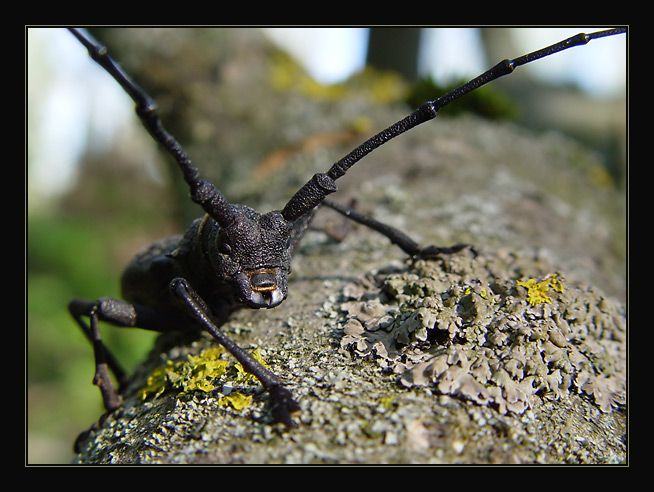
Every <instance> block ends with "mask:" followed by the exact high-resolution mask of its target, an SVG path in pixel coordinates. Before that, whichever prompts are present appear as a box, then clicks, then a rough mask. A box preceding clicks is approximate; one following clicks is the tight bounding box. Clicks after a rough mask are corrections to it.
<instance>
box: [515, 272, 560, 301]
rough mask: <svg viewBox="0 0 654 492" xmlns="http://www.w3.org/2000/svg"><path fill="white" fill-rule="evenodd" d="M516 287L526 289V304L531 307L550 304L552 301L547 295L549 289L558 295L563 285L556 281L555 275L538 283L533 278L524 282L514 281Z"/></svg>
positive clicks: (556, 276)
mask: <svg viewBox="0 0 654 492" xmlns="http://www.w3.org/2000/svg"><path fill="white" fill-rule="evenodd" d="M516 285H520V286H522V287H526V288H527V302H529V304H531V305H532V306H535V305H537V304H543V303H546V304H550V303H551V302H552V299H551V298H550V297H549V295H548V294H549V290H550V289H552V290H554V291H555V292H559V293H562V292H563V284H561V282H560V281H559V280H558V275H557V274H554V275H551V276H549V277H547V278H546V279H545V280H541V281H540V282H539V281H538V280H536V279H533V278H530V279H528V280H526V281H524V282H523V281H521V280H518V281H516Z"/></svg>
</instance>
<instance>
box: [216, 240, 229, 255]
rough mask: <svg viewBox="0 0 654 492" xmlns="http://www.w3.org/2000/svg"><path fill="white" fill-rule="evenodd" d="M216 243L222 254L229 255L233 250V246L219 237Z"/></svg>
mask: <svg viewBox="0 0 654 492" xmlns="http://www.w3.org/2000/svg"><path fill="white" fill-rule="evenodd" d="M216 243H217V244H216V246H218V251H220V252H221V253H222V254H224V255H228V254H230V253H231V252H232V247H231V246H230V245H229V244H228V243H226V242H225V241H221V240H220V239H218V240H217V241H216Z"/></svg>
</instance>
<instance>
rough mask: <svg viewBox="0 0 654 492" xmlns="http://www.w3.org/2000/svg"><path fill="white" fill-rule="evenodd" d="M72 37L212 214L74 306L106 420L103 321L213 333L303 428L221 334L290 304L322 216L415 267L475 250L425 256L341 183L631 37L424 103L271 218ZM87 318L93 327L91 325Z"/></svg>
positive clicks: (97, 51) (548, 51)
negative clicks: (336, 198) (226, 185)
mask: <svg viewBox="0 0 654 492" xmlns="http://www.w3.org/2000/svg"><path fill="white" fill-rule="evenodd" d="M70 31H71V32H72V34H73V35H74V36H75V37H76V38H77V39H78V40H79V41H80V42H81V43H82V44H83V45H84V46H85V47H86V48H87V49H88V51H89V54H90V56H91V58H92V59H93V60H95V61H96V62H97V63H98V64H99V65H100V66H102V67H103V68H104V69H105V70H106V71H107V72H108V73H109V74H110V75H111V76H112V77H113V78H114V79H115V80H116V81H117V82H118V83H119V84H120V85H121V87H122V88H123V89H124V90H125V91H126V92H127V93H128V94H129V96H130V97H131V98H132V99H133V101H134V103H135V105H136V107H135V111H136V114H137V115H138V116H139V118H140V119H141V121H142V123H143V125H144V126H145V128H146V129H147V130H148V132H149V133H150V135H151V136H152V137H153V138H154V139H155V140H156V141H157V142H158V143H159V144H161V145H162V146H163V148H164V149H165V150H166V151H167V152H168V153H169V154H170V155H171V156H172V157H173V159H174V160H175V161H176V163H177V165H178V166H179V169H180V170H181V172H182V175H183V177H184V180H185V181H186V183H187V184H188V187H189V189H190V197H191V199H192V200H193V201H194V202H195V203H197V204H198V205H200V206H201V207H202V209H203V210H204V212H205V215H204V216H203V217H201V218H198V219H196V220H195V221H193V222H192V223H191V225H190V226H189V227H188V229H187V230H186V232H185V233H184V235H183V236H181V237H180V236H175V237H171V238H165V239H161V240H159V241H156V242H154V243H153V244H151V245H150V246H148V247H147V248H145V249H143V250H142V251H141V252H139V253H138V254H137V255H136V256H135V257H134V258H133V259H132V260H131V261H130V263H129V264H128V265H127V267H126V269H125V271H124V272H123V274H122V278H121V288H122V296H123V299H124V300H119V299H113V298H107V297H104V298H100V299H98V300H83V299H73V300H72V301H71V302H70V304H69V306H68V308H69V311H70V313H71V315H72V316H73V318H74V319H75V320H76V322H77V323H78V324H79V326H80V327H81V329H82V330H83V332H84V333H85V335H86V336H87V338H88V339H89V340H90V341H91V342H92V344H93V349H94V356H95V377H94V380H93V382H94V384H95V385H97V386H98V387H99V388H100V392H101V394H102V398H103V402H104V406H105V408H106V410H107V411H108V412H111V411H114V410H116V409H117V408H119V407H120V405H121V398H120V396H119V394H118V391H117V390H116V388H115V386H114V384H113V383H112V380H111V378H110V371H111V372H112V373H113V374H114V376H115V377H116V379H117V380H118V381H119V382H124V381H125V379H126V374H125V373H124V371H123V370H122V369H121V368H120V366H119V365H118V363H117V362H116V360H115V358H114V357H113V355H112V354H111V353H110V352H109V350H108V349H107V348H106V347H105V346H104V344H103V342H102V339H101V336H100V329H99V322H100V321H105V322H109V323H112V324H115V325H118V326H124V327H135V328H143V329H148V330H154V331H158V332H169V331H185V330H206V331H207V332H209V333H210V334H211V335H212V336H213V337H214V338H216V339H217V340H218V342H219V343H220V344H221V345H223V346H224V347H225V348H226V349H227V350H228V351H229V352H230V353H231V354H232V355H233V356H234V357H235V358H236V359H237V360H238V362H240V363H241V364H242V366H243V368H244V369H245V370H246V371H248V372H250V373H252V374H253V375H254V376H255V377H256V378H257V379H258V380H259V381H260V382H261V384H262V385H263V387H264V389H265V390H266V391H267V392H268V394H269V400H270V407H271V413H272V416H273V418H274V419H275V421H277V422H282V423H283V424H285V425H286V426H287V427H295V426H296V423H295V422H294V420H293V419H292V417H291V414H293V413H294V412H297V411H298V410H299V405H298V403H297V402H296V401H295V400H294V398H293V396H292V394H291V393H290V391H289V390H287V389H286V388H284V386H283V385H282V383H281V380H280V379H279V378H278V377H277V375H275V374H274V373H273V372H271V371H270V370H268V369H267V368H265V367H263V365H261V364H260V363H259V362H257V361H256V360H255V359H254V358H253V357H252V356H251V355H250V354H248V353H247V352H246V351H244V350H243V349H241V348H240V347H239V346H238V345H237V344H235V343H234V342H232V341H231V340H230V339H229V338H228V337H227V336H226V335H225V334H224V333H223V332H222V331H221V330H220V326H221V324H222V323H224V321H225V320H226V319H227V317H228V316H229V314H230V313H231V312H233V311H234V310H235V309H237V308H238V307H243V306H245V307H249V308H253V309H259V308H267V309H270V308H274V307H275V306H278V305H279V304H280V303H282V302H283V301H284V300H285V299H286V296H287V276H288V275H289V274H290V272H291V259H292V257H293V254H294V253H295V251H296V250H297V248H298V245H299V243H300V241H301V239H302V237H303V234H304V232H305V230H306V229H307V227H308V225H309V223H310V222H311V220H312V218H313V217H314V214H315V212H316V210H317V209H318V207H319V206H320V205H323V206H327V207H329V208H332V209H334V210H336V211H337V212H339V213H341V214H343V215H345V216H346V217H347V218H349V219H351V220H354V221H355V222H358V223H360V224H363V225H365V226H367V227H369V228H371V229H373V230H375V231H377V232H379V233H380V234H382V235H384V236H386V237H387V238H388V239H389V240H390V241H391V242H392V243H394V244H396V245H397V246H399V247H400V248H401V249H402V251H404V252H405V253H406V254H407V255H409V256H410V257H413V258H423V259H433V258H435V257H437V256H438V255H445V254H453V253H456V252H458V251H461V250H462V249H464V248H465V247H466V246H467V245H463V244H459V245H455V246H451V247H436V246H426V247H423V246H421V245H419V244H418V243H417V242H415V241H414V240H412V239H411V238H410V237H409V236H407V235H406V234H404V233H403V232H401V231H399V230H398V229H396V228H393V227H390V226H388V225H385V224H383V223H381V222H379V221H377V220H375V219H373V218H371V217H367V216H364V215H362V214H361V213H359V212H357V211H356V210H354V209H353V208H351V207H346V206H344V205H340V204H337V203H335V202H332V201H329V200H327V199H326V197H327V196H328V195H329V194H331V193H334V192H335V191H336V190H337V187H336V183H335V182H336V180H337V179H339V178H341V177H343V176H344V175H345V174H346V173H347V171H348V169H350V168H351V167H352V166H353V165H354V164H356V163H357V162H358V161H360V160H361V159H362V158H363V157H365V156H366V155H368V154H369V153H370V152H372V151H373V150H375V149H376V148H378V147H380V146H381V145H384V144H385V143H386V142H388V141H389V140H391V139H392V138H394V137H396V136H398V135H400V134H402V133H404V132H406V131H408V130H411V129H412V128H414V127H416V126H418V125H420V124H422V123H424V122H427V121H429V120H431V119H432V118H434V117H435V116H436V115H437V114H438V112H439V111H440V110H441V109H442V108H443V107H445V106H446V105H448V104H449V103H451V102H453V101H455V100H457V99H459V98H461V97H462V96H464V95H466V94H467V93H469V92H471V91H474V90H475V89H477V88H479V87H481V86H483V85H485V84H487V83H489V82H491V81H493V80H495V79H497V78H499V77H502V76H504V75H507V74H510V73H511V72H513V70H514V69H515V68H516V67H519V66H520V65H525V64H527V63H530V62H532V61H535V60H538V59H539V58H543V57H546V56H549V55H552V54H554V53H557V52H559V51H562V50H565V49H568V48H571V47H574V46H579V45H583V44H586V43H588V42H589V41H591V40H594V39H597V38H601V37H605V36H612V35H615V34H620V33H625V32H626V29H625V28H618V29H609V30H605V31H598V32H594V33H591V34H585V33H580V34H577V35H576V36H572V37H570V38H568V39H565V40H563V41H561V42H558V43H556V44H553V45H551V46H548V47H546V48H543V49H540V50H538V51H534V52H532V53H529V54H526V55H523V56H521V57H518V58H515V59H513V60H508V59H507V60H503V61H501V62H500V63H498V64H497V65H495V66H494V67H492V68H491V69H489V70H488V71H486V72H484V73H483V74H481V75H479V76H478V77H476V78H474V79H472V80H471V81H469V82H467V83H465V84H463V85H461V86H460V87H458V88H456V89H454V90H452V91H450V92H448V93H447V94H445V95H443V96H441V97H439V98H437V99H435V100H433V101H427V102H425V103H423V104H422V105H421V106H420V107H419V108H418V109H416V110H415V111H414V112H412V113H411V114H409V115H408V116H406V117H405V118H403V119H402V120H400V121H398V122H397V123H395V124H393V125H391V126H389V127H388V128H386V129H384V130H382V131H381V132H379V133H378V134H376V135H374V136H373V137H371V138H370V139H368V140H366V141H365V142H364V143H362V144H361V145H359V146H358V147H357V148H355V149H354V150H353V151H351V152H350V153H349V154H347V155H346V156H345V157H343V158H342V159H341V160H339V161H338V162H336V163H335V164H333V165H332V167H331V168H330V169H329V170H328V171H327V172H326V173H317V174H315V175H314V176H313V177H312V178H311V179H310V180H309V181H308V182H307V183H306V184H305V185H304V186H302V187H301V188H300V189H299V190H298V191H297V192H296V193H295V195H293V196H292V197H291V199H290V200H289V201H288V203H286V205H285V207H284V208H283V209H282V210H274V211H271V212H267V213H263V214H262V213H259V212H257V211H255V210H253V209H252V208H250V207H247V206H245V205H236V204H231V203H229V201H228V200H227V199H226V198H225V197H224V196H223V195H222V194H221V192H220V191H219V190H218V188H217V187H216V186H215V185H214V184H212V183H211V182H209V181H208V180H206V179H203V178H202V177H201V176H200V172H199V170H198V169H197V168H196V167H195V166H194V165H193V164H192V162H191V160H190V158H189V157H188V156H187V154H186V152H185V151H184V149H183V148H182V146H181V145H180V144H179V143H178V142H177V140H176V139H175V138H174V137H173V136H172V135H171V134H170V133H168V131H166V129H165V128H164V126H163V124H162V122H161V120H160V118H159V115H158V113H157V107H156V104H155V102H154V101H153V100H152V99H151V98H150V96H149V95H148V94H146V93H145V91H144V90H143V89H141V88H140V87H139V86H138V85H137V84H136V83H135V82H134V81H133V80H132V79H131V78H130V77H129V75H128V74H126V73H125V72H124V71H123V70H122V69H121V68H120V66H119V65H118V64H117V63H116V62H115V61H114V60H113V59H112V58H111V56H110V55H109V53H108V51H107V48H106V47H104V46H102V45H100V44H99V43H98V42H97V41H96V40H95V39H93V37H91V36H90V35H89V34H88V33H87V32H86V31H84V30H81V29H75V28H71V29H70ZM84 318H88V324H87V322H86V321H85V319H84Z"/></svg>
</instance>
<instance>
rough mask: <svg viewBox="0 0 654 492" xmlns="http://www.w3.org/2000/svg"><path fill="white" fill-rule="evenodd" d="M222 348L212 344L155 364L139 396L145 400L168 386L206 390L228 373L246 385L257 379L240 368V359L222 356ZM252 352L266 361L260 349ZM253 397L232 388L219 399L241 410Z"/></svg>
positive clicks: (233, 380) (184, 390)
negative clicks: (176, 358) (173, 359)
mask: <svg viewBox="0 0 654 492" xmlns="http://www.w3.org/2000/svg"><path fill="white" fill-rule="evenodd" d="M222 354H223V349H222V348H221V347H213V348H210V349H207V350H205V351H204V352H202V353H201V354H199V355H188V356H187V359H186V360H183V361H177V362H174V361H170V360H169V361H166V364H165V365H164V366H161V367H157V368H155V369H154V371H152V375H150V377H149V378H148V381H147V383H146V386H145V388H143V389H141V391H140V392H139V396H140V397H141V399H143V400H145V399H147V398H149V397H150V396H153V395H154V396H159V395H161V394H162V393H163V392H164V391H166V390H167V389H173V390H177V391H179V392H180V394H189V393H193V392H196V391H200V392H203V393H209V392H211V391H212V390H213V389H214V388H216V387H218V386H221V385H222V384H223V382H221V381H220V380H221V379H224V378H226V377H229V381H230V383H231V384H237V385H246V384H251V383H256V379H255V378H254V376H253V375H252V374H250V373H248V372H246V371H245V370H244V369H243V366H241V364H239V363H234V362H230V361H228V360H224V359H222V358H221V357H222ZM252 356H253V357H254V358H255V359H256V360H257V361H258V362H260V363H261V364H262V365H263V366H266V367H267V364H266V363H265V362H264V360H263V359H262V357H261V354H260V353H259V351H257V350H255V351H254V352H253V353H252ZM251 400H252V396H251V395H243V394H242V393H240V392H239V391H235V390H234V391H232V392H231V393H230V394H229V395H225V396H223V397H221V398H220V399H219V404H221V405H222V406H231V407H232V408H233V409H235V410H242V409H243V408H245V407H247V406H248V405H249V404H250V402H251Z"/></svg>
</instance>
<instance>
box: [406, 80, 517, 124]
mask: <svg viewBox="0 0 654 492" xmlns="http://www.w3.org/2000/svg"><path fill="white" fill-rule="evenodd" d="M466 82H467V80H463V79H462V80H459V81H456V82H453V83H452V84H449V85H440V84H438V83H437V82H435V81H434V80H433V79H432V78H431V77H425V78H421V79H419V80H418V81H416V83H415V84H413V85H412V87H411V90H410V92H409V95H408V96H407V97H406V102H407V104H409V106H411V107H412V108H417V107H418V106H420V105H421V104H422V103H424V102H426V101H432V100H434V99H437V98H439V97H440V96H442V95H444V94H447V93H448V92H449V91H451V90H453V89H456V88H457V87H460V86H461V85H463V84H464V83H466ZM443 111H444V112H445V111H447V114H448V115H450V116H453V115H456V114H461V113H464V112H469V113H474V114H477V115H479V116H483V117H485V118H489V119H512V118H516V117H517V116H518V113H519V111H518V106H517V105H516V103H515V102H513V101H512V100H511V99H510V98H509V97H508V96H506V95H505V94H504V93H503V92H502V91H500V90H498V89H496V88H495V87H493V86H490V85H485V86H482V87H480V88H479V89H477V90H475V91H473V92H471V93H469V94H466V96H465V97H463V98H461V99H458V100H456V101H454V102H453V103H452V104H450V105H448V106H447V109H446V110H445V109H444V110H443Z"/></svg>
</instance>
